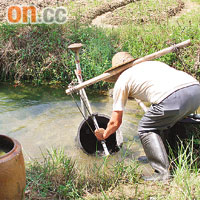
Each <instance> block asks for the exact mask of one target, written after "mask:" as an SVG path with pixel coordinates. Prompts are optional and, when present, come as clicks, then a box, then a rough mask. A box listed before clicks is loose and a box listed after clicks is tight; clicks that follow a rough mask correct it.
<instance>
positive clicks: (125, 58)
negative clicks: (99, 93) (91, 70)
mask: <svg viewBox="0 0 200 200" xmlns="http://www.w3.org/2000/svg"><path fill="white" fill-rule="evenodd" d="M134 60H136V59H134V58H133V57H132V56H131V55H130V54H129V53H128V52H118V53H116V54H115V55H114V56H113V58H112V67H111V68H109V69H108V70H106V71H105V72H104V73H106V72H110V71H113V70H115V69H117V68H120V67H123V66H124V68H125V69H124V70H123V69H122V71H120V72H119V73H117V74H115V75H113V76H111V77H109V78H107V79H105V80H104V81H106V82H112V83H114V82H116V81H117V79H118V77H119V76H120V74H121V73H122V72H123V71H125V70H126V69H127V65H130V67H131V65H132V62H133V61H134Z"/></svg>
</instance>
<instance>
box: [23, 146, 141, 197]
mask: <svg viewBox="0 0 200 200" xmlns="http://www.w3.org/2000/svg"><path fill="white" fill-rule="evenodd" d="M100 159H101V158H100ZM137 168H138V165H137V164H136V162H134V161H133V162H132V163H131V164H129V165H127V164H125V162H124V160H122V161H118V162H117V163H115V164H109V163H107V161H106V160H105V159H102V163H95V162H94V164H93V165H92V166H91V167H90V168H88V169H84V170H83V169H81V168H80V167H78V166H77V164H76V162H74V161H72V160H71V159H70V158H68V157H67V156H66V155H65V154H64V150H62V149H58V150H56V149H52V150H48V151H47V153H45V154H44V156H43V161H41V162H39V161H35V162H30V163H29V164H27V167H26V176H27V187H26V198H27V199H41V198H46V199H63V200H64V199H83V198H84V196H85V195H86V194H90V193H102V194H103V193H104V192H106V191H108V190H109V189H112V188H115V187H116V186H117V185H119V184H122V183H128V182H129V183H133V184H134V183H135V182H137V180H138V175H137V173H136V170H137Z"/></svg>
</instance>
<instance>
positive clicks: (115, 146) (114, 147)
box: [76, 114, 123, 155]
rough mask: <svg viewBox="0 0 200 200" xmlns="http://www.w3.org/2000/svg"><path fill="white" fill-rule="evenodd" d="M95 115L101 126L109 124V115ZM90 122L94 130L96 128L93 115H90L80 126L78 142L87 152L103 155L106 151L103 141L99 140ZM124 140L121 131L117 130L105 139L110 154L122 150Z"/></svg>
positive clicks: (104, 126)
mask: <svg viewBox="0 0 200 200" xmlns="http://www.w3.org/2000/svg"><path fill="white" fill-rule="evenodd" d="M95 117H96V120H97V122H98V125H99V127H100V128H106V127H107V124H108V122H109V117H108V116H106V115H101V114H95ZM88 124H89V125H90V127H91V128H92V130H93V131H94V130H95V126H94V123H93V119H92V118H91V117H88V119H87V120H83V121H82V122H81V124H80V125H79V128H78V133H77V137H76V140H77V144H78V146H79V147H80V148H81V149H82V150H83V151H84V152H85V153H86V154H91V155H96V154H98V155H103V154H104V151H103V147H102V145H101V142H100V141H98V140H97V138H96V136H95V135H94V133H93V132H92V131H91V129H90V127H89V126H88ZM122 140H123V139H122V136H121V133H120V131H119V132H115V133H114V134H112V135H111V136H110V137H109V138H107V139H106V140H105V142H106V146H107V148H108V151H109V152H110V154H113V153H115V152H118V151H119V150H120V147H121V146H122V142H123V141H122Z"/></svg>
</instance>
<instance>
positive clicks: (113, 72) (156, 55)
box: [65, 40, 191, 94]
mask: <svg viewBox="0 0 200 200" xmlns="http://www.w3.org/2000/svg"><path fill="white" fill-rule="evenodd" d="M190 43H191V42H190V40H186V41H184V42H181V43H178V44H175V45H173V46H171V47H168V48H165V49H163V50H160V51H158V52H155V53H153V54H150V55H147V56H145V57H142V58H139V59H137V60H135V61H133V63H132V65H125V66H121V67H119V68H116V69H114V70H111V71H109V72H106V73H103V74H101V75H99V76H96V77H94V78H92V79H89V80H87V81H85V82H82V83H80V84H79V85H77V86H75V87H73V90H80V89H82V88H85V87H87V86H89V85H92V84H94V83H97V82H99V81H102V80H105V79H106V78H109V77H111V76H113V75H116V74H118V73H120V72H122V71H123V70H125V69H127V68H129V67H132V66H133V65H137V64H139V63H141V62H144V61H149V60H153V59H156V58H159V57H161V56H163V55H166V54H168V53H171V52H174V51H176V50H177V49H179V48H183V47H187V46H189V45H190ZM65 92H66V94H70V92H71V90H70V89H67V90H66V91H65Z"/></svg>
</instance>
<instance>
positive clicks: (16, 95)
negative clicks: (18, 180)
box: [0, 84, 143, 162]
mask: <svg viewBox="0 0 200 200" xmlns="http://www.w3.org/2000/svg"><path fill="white" fill-rule="evenodd" d="M86 92H87V90H86ZM88 98H89V101H90V103H91V107H92V109H93V112H98V113H100V114H106V115H108V116H110V114H111V110H112V98H111V97H109V96H104V95H99V94H95V95H94V94H91V95H88ZM76 99H77V101H78V102H79V103H80V101H79V98H78V96H77V97H76ZM142 113H143V111H142V110H141V108H140V107H139V106H138V105H137V103H136V102H135V101H129V102H128V104H127V106H126V112H125V114H124V116H123V124H122V126H121V131H122V133H123V138H124V142H125V143H126V142H130V144H133V147H132V148H129V157H130V158H132V157H137V156H139V155H140V154H141V152H142V153H143V150H142V147H141V145H140V144H139V142H135V140H134V137H135V138H136V136H137V124H138V121H139V119H140V117H141V115H142ZM82 120H83V117H82V116H81V114H80V112H79V110H78V109H77V107H76V105H75V103H74V102H73V100H72V98H71V97H70V96H67V95H66V94H65V88H62V89H55V88H50V87H33V86H20V87H14V86H13V85H11V84H10V85H9V84H0V134H4V135H7V136H10V137H13V138H15V139H17V140H18V141H19V142H20V143H21V145H22V147H23V154H24V157H25V160H32V159H41V158H42V154H43V153H45V152H46V150H47V149H52V148H59V147H61V148H64V150H65V153H66V154H67V155H68V156H69V157H72V158H75V159H76V160H77V159H78V160H79V161H80V162H81V161H83V162H84V161H85V160H87V162H90V161H91V162H93V160H94V159H97V158H94V157H93V156H88V155H86V154H85V153H83V152H82V150H80V149H79V148H77V146H76V144H75V137H76V135H77V131H78V127H79V125H80V123H81V121H82ZM131 141H132V142H131ZM123 151H124V150H121V151H120V152H118V153H117V154H116V155H114V157H113V159H118V158H119V157H121V154H123Z"/></svg>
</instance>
